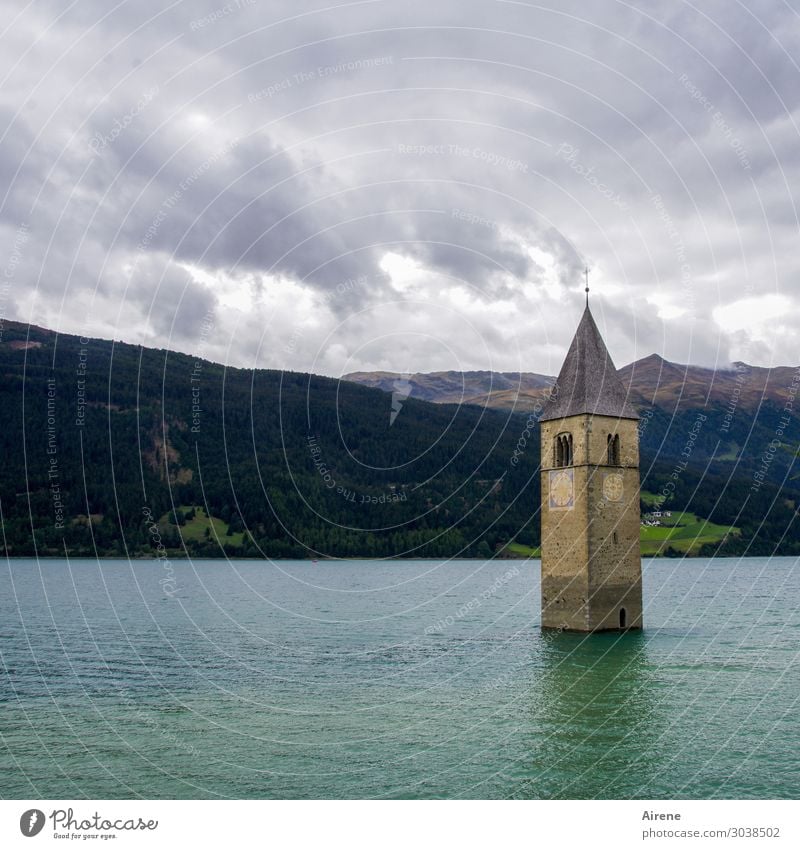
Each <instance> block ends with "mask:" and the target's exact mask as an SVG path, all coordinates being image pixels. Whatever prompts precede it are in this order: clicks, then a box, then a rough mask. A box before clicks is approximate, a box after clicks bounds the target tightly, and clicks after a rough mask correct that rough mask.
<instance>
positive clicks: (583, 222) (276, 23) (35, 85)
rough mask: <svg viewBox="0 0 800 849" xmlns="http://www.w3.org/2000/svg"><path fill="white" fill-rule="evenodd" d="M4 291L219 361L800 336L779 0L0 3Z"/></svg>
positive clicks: (502, 360)
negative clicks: (589, 328)
mask: <svg viewBox="0 0 800 849" xmlns="http://www.w3.org/2000/svg"><path fill="white" fill-rule="evenodd" d="M2 5H3V6H4V10H3V16H2V19H3V22H4V27H5V29H4V30H3V32H2V36H0V38H1V39H2V44H1V46H2V50H0V73H1V74H2V79H3V82H2V84H0V110H2V114H1V115H0V132H1V133H2V139H1V140H0V172H1V173H2V178H0V187H1V188H2V191H0V195H2V211H1V212H0V228H1V230H2V239H3V243H2V244H3V254H4V266H5V272H4V275H3V278H2V279H1V280H0V315H2V316H3V317H6V318H12V319H18V320H22V321H29V322H31V323H34V324H38V325H43V326H45V327H50V328H54V329H58V330H60V331H62V332H69V333H81V334H84V335H90V336H98V337H105V338H115V339H122V340H125V341H128V342H134V343H141V344H145V345H149V346H157V347H167V348H172V349H175V350H180V351H187V352H191V353H196V354H200V355H203V356H206V357H209V358H211V359H214V360H218V361H222V362H227V363H230V364H233V365H244V366H258V367H274V368H289V369H293V370H298V371H313V372H316V373H321V374H328V375H334V376H338V375H340V374H342V373H344V372H348V371H355V370H373V369H385V370H393V371H434V370H440V369H465V370H467V369H496V370H503V371H518V370H521V371H535V372H544V373H548V374H550V373H554V372H557V371H558V368H559V366H560V363H561V360H562V358H563V356H564V353H565V350H566V347H567V345H568V344H569V341H570V339H571V336H572V333H573V332H574V329H575V327H576V325H577V323H578V320H579V318H580V313H581V310H582V308H583V299H584V294H583V285H584V283H583V275H582V270H583V267H584V265H585V264H588V266H589V267H590V269H591V272H590V282H591V288H592V293H591V296H590V297H591V303H592V306H593V311H594V313H595V316H596V318H597V320H598V323H599V325H600V327H601V329H602V330H603V331H604V333H605V336H606V340H607V343H608V345H609V348H610V350H611V353H612V356H613V357H614V360H615V362H616V363H617V365H623V364H625V363H627V362H630V361H631V360H633V359H636V358H638V357H642V356H646V355H648V354H650V353H653V352H654V351H655V352H657V353H659V354H661V355H662V356H664V357H666V358H667V359H671V360H675V361H678V362H692V363H697V364H703V365H715V364H716V365H727V364H729V363H730V362H732V361H736V360H744V361H747V362H750V363H753V364H758V365H770V364H795V363H798V362H800V350H799V349H798V345H797V339H798V329H800V309H798V300H800V286H799V285H798V283H799V278H798V266H799V265H800V250H798V247H799V246H800V243H799V242H798V209H797V206H796V203H795V195H794V192H795V190H796V189H797V187H798V186H800V143H798V142H800V137H799V134H798V123H797V122H798V120H800V110H799V109H798V104H799V103H800V68H798V64H797V57H800V16H799V14H798V4H797V2H795V0H787V2H782V0H757V2H748V3H747V4H744V3H738V2H735V0H708V1H707V2H700V3H695V4H690V3H688V2H680V0H665V2H658V0H655V2H647V3H644V2H640V3H627V2H613V0H598V2H591V3H587V2H585V0H582V2H569V0H557V2H554V0H545V2H544V3H541V4H540V3H537V4H534V3H533V2H527V0H526V2H511V1H510V0H502V2H494V1H493V0H435V2H431V0H425V1H424V2H418V0H403V2H397V0H394V2H383V0H364V2H352V3H342V4H337V3H335V2H332V0H323V2H309V3H302V4H298V3H297V2H288V0H287V2H284V1H283V0H269V2H267V0H230V2H229V3H227V4H226V3H224V2H219V0H210V2H176V3H174V4H172V5H168V4H167V3H166V2H163V3H162V2H148V0H136V2H129V3H120V4H119V5H117V6H113V3H112V2H105V1H104V2H87V0H81V2H79V3H72V4H70V3H67V2H36V3H30V4H29V5H28V6H27V8H23V5H24V4H22V3H19V2H17V1H15V2H11V3H4V4H2Z"/></svg>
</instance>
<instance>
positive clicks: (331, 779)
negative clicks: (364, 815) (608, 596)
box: [0, 558, 800, 799]
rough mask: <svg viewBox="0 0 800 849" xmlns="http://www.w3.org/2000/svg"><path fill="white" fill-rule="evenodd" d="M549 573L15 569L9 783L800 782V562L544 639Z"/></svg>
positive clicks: (1, 754) (560, 787)
mask: <svg viewBox="0 0 800 849" xmlns="http://www.w3.org/2000/svg"><path fill="white" fill-rule="evenodd" d="M170 568H171V569H172V570H174V584H172V583H167V584H165V583H162V582H163V581H164V580H165V579H167V578H171V577H173V576H172V575H170V574H169V569H170ZM538 572H539V564H538V561H531V562H523V561H503V562H497V561H495V562H489V563H484V562H483V561H476V560H472V561H456V562H450V563H438V562H432V561H401V562H394V563H372V562H365V561H353V562H335V563H332V562H326V563H319V564H312V563H307V562H302V563H301V562H279V563H277V564H270V563H264V562H253V561H245V562H242V561H234V562H232V563H226V562H224V561H196V562H194V563H191V562H175V563H173V564H171V566H170V565H169V564H167V566H166V568H165V565H164V564H161V563H158V562H143V561H138V562H135V563H133V564H131V563H128V562H126V561H104V562H97V561H93V560H81V561H72V562H67V561H65V560H46V561H42V562H41V563H37V562H36V561H34V560H18V561H12V562H11V563H10V564H7V565H5V566H4V567H3V569H2V571H0V702H1V705H0V735H1V736H0V795H2V796H3V797H6V798H51V799H52V798H67V799H78V798H83V797H88V798H95V797H96V798H128V797H138V796H141V797H146V798H187V797H188V798H198V797H199V798H220V797H230V798H286V797H289V798H309V797H310V798H319V797H334V798H342V797H345V798H354V797H355V798H364V797H402V798H409V797H414V798H417V797H421V798H461V797H486V798H637V797H638V798H675V797H679V798H694V797H697V798H708V797H710V798H730V797H734V798H739V797H744V798H773V797H777V798H786V797H789V798H797V796H798V795H800V756H799V755H798V742H799V741H800V719H798V716H799V714H800V710H799V705H798V701H800V666H799V664H798V649H799V648H800V612H798V605H800V563H798V561H797V560H796V559H793V558H772V559H759V558H750V559H745V560H741V561H737V560H734V559H718V560H699V559H698V560H686V561H678V560H652V561H646V562H645V563H644V590H645V603H646V612H645V617H646V625H647V627H646V630H645V631H644V632H643V633H639V634H636V633H629V634H624V635H613V634H611V635H608V634H606V635H597V636H579V635H569V634H561V635H559V634H543V633H542V632H541V631H540V630H539V626H538V621H539V620H538V608H539V584H538ZM173 586H174V587H175V588H176V591H175V592H174V594H173V595H168V594H165V587H166V588H167V590H169V589H170V588H171V587H173Z"/></svg>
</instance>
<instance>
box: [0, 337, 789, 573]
mask: <svg viewBox="0 0 800 849" xmlns="http://www.w3.org/2000/svg"><path fill="white" fill-rule="evenodd" d="M0 373H2V383H1V384H0V409H2V424H3V427H2V429H0V440H2V452H3V463H2V470H1V471H0V508H2V526H3V533H4V537H3V544H4V546H5V547H6V550H7V551H8V552H9V553H10V554H12V555H33V554H36V553H38V554H39V555H63V554H64V553H65V551H66V552H68V553H70V554H71V555H86V554H94V553H98V554H100V555H115V556H126V555H129V556H153V555H154V554H156V553H159V552H160V553H162V554H163V553H164V552H165V551H166V552H169V554H170V556H174V555H176V554H179V553H187V552H188V553H191V554H197V555H204V556H223V555H225V554H227V555H229V556H248V557H260V556H269V557H308V556H311V557H320V556H340V557H346V556H365V557H367V556H368V557H397V556H406V557H444V556H462V557H463V556H487V555H489V554H490V553H493V552H495V551H496V550H497V549H498V548H501V547H502V546H503V545H504V544H505V543H508V542H510V541H512V540H516V541H517V542H519V543H523V544H525V545H537V544H538V542H539V518H538V512H537V506H538V502H539V481H538V473H537V471H538V456H539V442H538V439H539V436H538V427H535V426H533V424H532V420H531V419H529V418H528V414H527V413H510V412H508V411H504V410H492V409H484V408H481V407H479V406H472V405H464V404H462V405H455V404H451V405H447V404H432V403H428V402H425V401H419V400H415V399H414V398H405V397H403V393H395V397H393V396H392V394H390V393H388V392H384V391H381V390H380V389H373V388H368V387H364V386H360V385H357V384H354V383H350V382H345V381H337V380H333V379H329V378H323V377H316V376H311V375H306V374H295V373H285V372H284V373H281V372H277V371H248V370H241V369H226V368H224V367H223V366H220V365H217V364H213V363H210V362H207V361H203V360H197V359H195V358H193V357H191V356H187V355H183V354H176V353H174V352H168V351H164V350H152V349H140V348H138V347H135V346H132V345H126V344H121V343H112V342H108V341H102V340H81V339H79V338H78V337H75V336H64V335H61V336H56V334H54V333H52V332H51V331H47V330H43V329H40V328H34V327H31V328H29V327H28V326H27V325H19V324H14V323H10V322H7V323H6V324H5V326H4V328H3V335H2V340H0ZM785 419H786V414H785V412H784V411H783V409H782V407H781V405H780V404H779V403H778V402H775V401H772V400H767V401H765V402H764V403H763V404H761V405H760V407H759V409H758V410H757V411H756V412H755V414H752V415H750V414H748V415H747V416H743V415H740V416H738V417H737V416H733V417H729V418H728V419H726V411H725V409H723V408H716V407H709V408H707V409H678V410H675V409H673V410H669V411H668V410H665V409H662V408H660V407H657V406H647V407H643V418H642V422H641V426H640V430H641V440H642V475H643V488H644V489H647V490H648V491H650V492H652V493H661V494H663V495H664V496H665V498H666V502H665V503H667V504H668V505H669V506H671V507H672V508H674V509H684V508H685V509H688V510H691V511H693V512H694V513H696V514H698V515H699V516H702V517H704V518H710V519H712V520H713V521H715V522H718V523H720V524H723V525H736V526H738V527H739V528H741V529H742V534H741V536H738V537H735V538H730V539H728V540H727V542H726V543H725V544H724V546H723V551H724V552H725V553H736V552H739V551H749V552H750V553H768V552H773V551H778V552H782V553H795V552H800V533H798V523H797V521H796V508H797V505H798V503H800V487H798V479H797V471H796V466H795V459H796V446H797V442H798V436H797V434H798V428H797V419H796V417H794V416H793V415H792V416H790V417H789V422H788V424H785V425H783V426H782V425H781V423H782V422H784V421H785ZM778 431H780V436H776V433H777V432H778ZM514 458H516V459H514ZM765 458H766V459H765ZM512 460H514V461H513V462H512ZM159 545H160V546H163V548H159Z"/></svg>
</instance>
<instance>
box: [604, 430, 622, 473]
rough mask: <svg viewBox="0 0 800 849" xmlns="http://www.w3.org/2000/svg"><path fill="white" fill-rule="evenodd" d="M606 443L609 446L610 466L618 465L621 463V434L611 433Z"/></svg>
mask: <svg viewBox="0 0 800 849" xmlns="http://www.w3.org/2000/svg"><path fill="white" fill-rule="evenodd" d="M606 445H607V448H608V465H609V466H618V465H619V434H618V433H617V434H613V435H612V434H610V433H609V435H608V438H607V439H606Z"/></svg>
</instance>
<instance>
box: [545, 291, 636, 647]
mask: <svg viewBox="0 0 800 849" xmlns="http://www.w3.org/2000/svg"><path fill="white" fill-rule="evenodd" d="M587 292H588V288H587ZM587 298H588V295H587ZM638 419H639V416H638V414H637V413H636V411H635V410H634V409H633V407H632V406H631V404H630V402H629V401H628V398H627V393H626V391H625V387H624V386H623V385H622V381H621V380H620V378H619V376H618V375H617V370H616V368H614V363H613V362H612V361H611V357H610V356H609V354H608V351H607V350H606V346H605V344H604V343H603V340H602V338H601V336H600V332H599V330H598V329H597V325H596V324H595V323H594V318H593V317H592V313H591V312H590V310H589V304H588V300H587V304H586V310H585V311H584V313H583V317H582V318H581V322H580V324H579V325H578V329H577V331H576V332H575V338H574V339H573V340H572V344H571V345H570V348H569V352H568V353H567V357H566V359H565V360H564V364H563V366H562V367H561V372H560V373H559V375H558V380H557V381H556V385H555V387H554V390H553V395H552V397H551V399H550V401H549V402H548V404H547V406H546V407H545V410H544V415H543V416H542V419H541V436H542V464H541V468H542V471H541V475H542V511H541V516H542V627H543V628H559V629H563V630H569V631H621V630H627V629H631V628H641V627H642V562H641V557H640V555H639V525H640V516H639V431H638V426H637V421H638Z"/></svg>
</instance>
